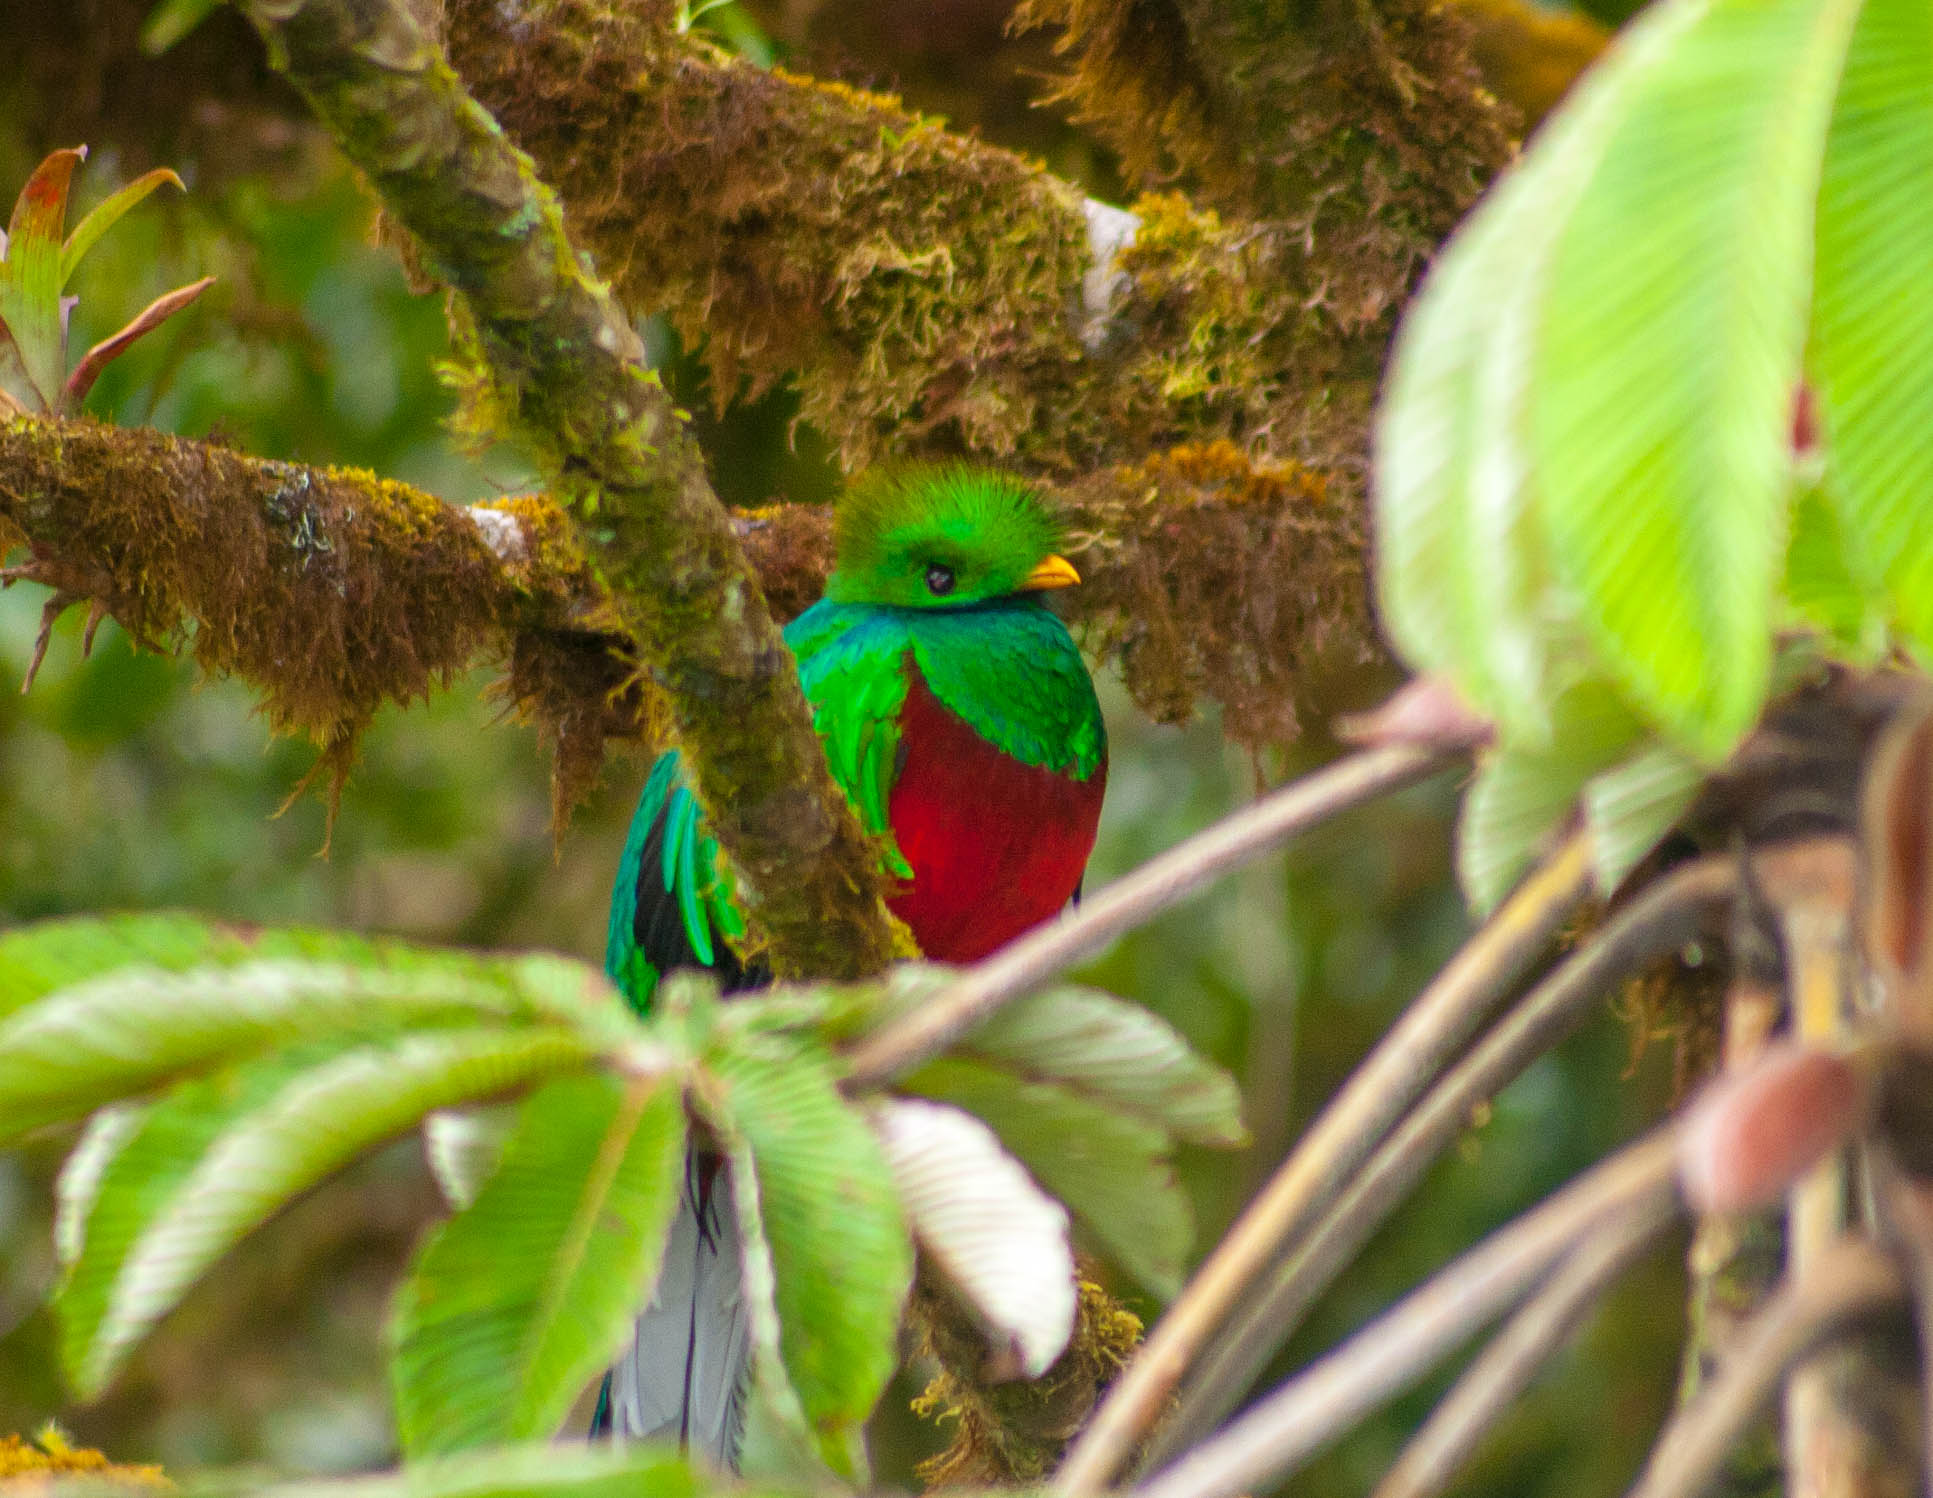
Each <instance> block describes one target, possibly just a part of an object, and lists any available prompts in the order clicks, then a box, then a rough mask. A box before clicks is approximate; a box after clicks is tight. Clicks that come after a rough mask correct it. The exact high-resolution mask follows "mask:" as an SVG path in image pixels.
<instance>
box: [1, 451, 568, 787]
mask: <svg viewBox="0 0 1933 1498" xmlns="http://www.w3.org/2000/svg"><path fill="white" fill-rule="evenodd" d="M0 516H3V517H4V519H5V522H6V524H7V526H8V527H9V528H10V529H11V530H12V531H13V532H14V533H15V535H16V536H18V537H22V538H24V539H25V540H26V541H27V543H28V545H29V557H28V559H27V561H26V563H25V564H24V566H22V567H21V568H20V569H18V575H20V576H24V577H27V578H30V579H32V580H34V581H37V582H42V583H45V584H47V585H48V586H50V587H52V588H54V589H55V592H56V598H57V599H63V600H64V599H74V600H79V599H87V600H91V601H93V602H96V603H98V604H100V605H101V606H102V607H104V608H105V609H106V611H107V612H108V613H110V614H112V615H113V617H114V618H115V619H116V620H118V621H119V622H120V623H121V625H122V626H123V627H124V628H125V629H126V630H127V631H128V633H129V634H130V635H132V636H133V637H134V638H135V639H136V640H138V641H141V642H142V643H144V644H147V645H150V646H154V647H159V648H175V647H186V648H187V649H188V650H190V651H191V652H192V654H193V655H194V658H195V659H196V661H198V662H199V663H200V664H201V665H202V666H203V667H204V668H205V669H207V670H208V671H210V672H213V673H217V674H225V673H231V672H232V673H234V674H237V675H240V676H243V677H245V678H247V679H248V680H249V681H251V682H252V683H254V684H255V685H256V686H257V687H259V688H260V690H261V693H262V709H263V712H264V713H265V714H266V716H267V717H268V720H269V723H270V725H271V727H273V728H274V729H275V730H276V731H277V732H281V733H300V734H305V735H307V736H308V737H310V738H311V739H313V740H314V741H315V742H316V743H317V744H318V745H320V746H321V747H322V748H323V750H324V753H325V756H326V757H327V759H328V763H329V768H330V770H331V773H332V774H334V776H335V777H336V778H337V780H338V782H339V781H340V778H341V776H342V774H343V773H345V772H346V770H347V768H348V763H349V760H350V758H351V757H352V756H353V753H354V746H355V742H356V739H357V736H358V735H359V734H360V732H361V731H362V729H363V728H364V727H366V726H367V725H368V723H369V721H370V719H371V718H372V717H373V715H374V714H375V711H376V709H377V708H378V707H379V706H380V705H381V704H382V703H384V702H385V701H394V702H409V701H411V700H413V699H415V698H419V697H422V696H423V695H425V694H426V693H427V692H429V691H430V689H431V688H432V687H435V686H438V685H442V684H446V683H447V682H448V681H449V680H450V678H451V677H452V676H453V675H454V674H455V673H456V672H457V671H460V670H462V669H464V668H465V667H466V666H467V665H469V664H470V663H471V662H472V661H473V660H475V659H476V658H478V657H479V656H481V655H484V654H486V653H488V651H489V650H490V649H491V648H492V647H493V646H494V647H496V648H501V643H500V642H501V639H502V637H503V634H504V632H505V630H506V629H509V628H511V627H513V625H514V622H515V621H516V620H517V619H518V618H519V616H520V615H528V616H529V617H531V618H536V617H540V616H542V615H544V614H546V613H548V614H550V615H551V616H552V617H553V618H555V619H557V620H559V621H561V620H562V619H563V618H564V617H565V611H566V609H567V607H568V604H569V597H568V594H567V593H566V592H565V591H564V589H565V588H567V587H568V586H569V585H570V582H571V581H572V580H573V579H572V577H571V574H569V573H562V574H559V573H557V572H555V571H552V572H550V573H545V574H540V573H537V572H535V571H531V572H529V574H528V576H527V577H526V578H522V579H520V578H519V576H518V574H517V571H516V570H515V569H511V568H506V567H505V566H504V565H503V564H502V563H501V562H500V561H499V560H498V559H497V557H496V556H495V555H493V554H492V552H491V551H490V549H489V547H487V546H486V545H485V544H484V543H483V540H482V537H481V536H480V534H479V533H478V531H477V528H476V527H475V525H474V524H472V523H471V522H470V521H469V520H468V519H467V518H466V517H465V516H464V515H463V514H462V512H460V511H458V510H454V509H452V508H450V507H449V506H446V505H443V504H441V503H439V502H438V501H437V500H435V499H434V498H432V497H431V496H429V495H426V494H422V493H420V492H418V491H415V490H412V489H410V488H408V487H407V486H405V485H401V484H395V483H389V482H385V481H383V480H380V479H378V478H376V477H375V476H374V475H373V474H369V473H363V472H358V471H354V470H346V469H323V468H307V467H302V466H299V465H295V464H284V463H274V462H267V461H263V460H261V459H256V458H248V457H244V456H243V455H241V454H240V453H236V452H232V451H230V450H228V449H226V448H223V447H219V446H215V445H212V444H207V443H196V442H185V441H180V440H177V439H175V438H170V437H164V436H161V435H160V434H158V433H155V432H150V431H124V430H118V429H115V428H111V427H105V426H100V425H97V424H95V423H93V422H89V421H76V422H69V423H60V424H55V423H40V422H37V421H34V420H32V419H29V418H16V419H14V420H11V421H8V422H6V423H4V424H0ZM581 565H582V564H581V560H580V563H579V575H580V576H581ZM191 625H192V628H191V627H190V626H191Z"/></svg>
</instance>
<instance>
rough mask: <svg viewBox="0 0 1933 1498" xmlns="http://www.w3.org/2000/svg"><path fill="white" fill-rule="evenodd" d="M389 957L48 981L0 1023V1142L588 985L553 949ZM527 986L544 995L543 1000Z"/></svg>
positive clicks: (604, 1026)
mask: <svg viewBox="0 0 1933 1498" xmlns="http://www.w3.org/2000/svg"><path fill="white" fill-rule="evenodd" d="M389 958H390V960H388V961H386V962H385V963H384V964H383V965H381V966H374V967H353V966H346V965H343V964H339V963H332V962H317V961H256V962H248V963H244V964H242V965H240V966H237V967H233V968H197V969H191V970H189V971H187V972H183V973H164V972H160V971H157V970H154V969H147V968H124V969H121V970H118V971H116V972H113V973H109V974H107V975H105V976H102V977H97V978H91V979H88V980H86V981H84V982H81V983H78V984H75V985H74V986H72V987H69V988H65V989H61V990H60V991H58V992H56V993H55V994H53V995H52V996H51V997H49V998H45V999H42V1000H41V1001H40V1002H38V1003H36V1004H31V1005H29V1006H28V1007H26V1008H24V1009H20V1010H17V1011H15V1012H14V1013H13V1014H12V1015H11V1016H9V1017H8V1018H7V1019H5V1020H4V1021H0V1139H6V1138H9V1137H12V1136H14V1135H17V1134H19V1133H21V1132H24V1131H25V1130H27V1129H31V1128H34V1127H37V1126H39V1125H42V1124H46V1123H50V1122H54V1121H56V1120H60V1119H65V1118H74V1117H78V1116H80V1115H81V1114H84V1113H86V1112H88V1111H89V1110H91V1109H92V1108H94V1107H95V1106H97V1105H98V1104H101V1103H104V1102H108V1101H110V1100H112V1099H114V1098H118V1097H123V1096H126V1095H128V1094H130V1093H134V1092H139V1091H142V1090H144V1089H146V1088H149V1087H152V1086H154V1085H156V1084H158V1083H160V1082H163V1081H166V1080H167V1079H169V1078H170V1077H173V1076H176V1075H178V1074H181V1073H184V1072H193V1071H200V1070H207V1069H210V1068H213V1067H216V1066H220V1065H223V1064H226V1063H228V1062H231V1061H235V1060H238V1059H240V1058H241V1057H243V1056H245V1055H249V1054H253V1053H256V1052H259V1051H262V1050H264V1049H267V1048H269V1047H272V1046H276V1045H281V1044H286V1043H288V1042H290V1041H294V1040H300V1039H303V1038H305V1037H312V1036H324V1035H329V1034H342V1035H363V1036H371V1035H378V1034H381V1033H383V1032H385V1031H395V1030H400V1029H403V1028H406V1027H413V1028H426V1027H431V1026H456V1025H466V1024H474V1023H477V1022H479V1021H500V1022H530V1021H535V1020H539V1019H542V1018H545V1017H547V1015H548V1014H549V1013H551V1012H554V1011H553V1005H552V1003H551V999H553V998H554V994H551V993H549V992H548V990H551V989H554V988H555V987H556V985H557V984H558V982H559V979H560V977H561V979H562V981H563V982H565V983H567V984H575V983H582V984H585V985H586V986H588V985H589V983H590V982H591V980H590V979H589V978H588V976H586V975H587V974H588V969H584V968H582V967H580V966H579V965H578V964H575V963H570V962H567V961H566V960H564V959H562V958H547V957H522V958H506V959H502V960H500V961H499V962H497V963H494V964H491V963H486V962H484V961H481V960H479V959H475V958H469V957H464V956H462V955H460V954H455V953H430V952H419V953H413V954H409V955H408V956H407V957H405V955H404V952H403V949H396V950H395V951H392V952H391V953H390V954H389ZM559 970H561V972H560V971H559ZM531 978H534V979H535V980H536V981H535V982H534V983H532V982H529V981H527V980H529V979H531ZM533 993H545V994H546V999H545V1002H543V1003H541V1004H540V1003H538V1002H535V1001H534V1000H533V997H532V996H533ZM606 1007H607V1010H608V1013H607V1015H605V1016H602V1017H598V1016H594V1015H592V1014H591V1013H589V1012H588V1010H587V1012H586V1013H585V1014H584V1015H583V1016H582V1017H583V1018H584V1020H585V1024H584V1025H583V1027H582V1028H583V1029H587V1030H589V1031H590V1032H591V1033H592V1034H594V1035H598V1036H599V1037H600V1038H602V1039H605V1040H606V1041H607V1042H610V1043H615V1040H616V1038H617V1033H618V1032H617V1031H616V1030H615V1029H613V1028H611V1027H614V1026H621V1025H623V1024H625V1023H626V1022H625V1021H624V1020H623V1019H622V1017H621V1016H620V1015H619V1014H618V1011H617V1008H616V1006H615V1005H610V1006H606ZM571 1012H572V1014H573V1016H575V1015H576V1011H575V1010H573V1011H571ZM560 1028H561V1027H560ZM571 1028H573V1029H576V1028H579V1027H577V1026H573V1027H571Z"/></svg>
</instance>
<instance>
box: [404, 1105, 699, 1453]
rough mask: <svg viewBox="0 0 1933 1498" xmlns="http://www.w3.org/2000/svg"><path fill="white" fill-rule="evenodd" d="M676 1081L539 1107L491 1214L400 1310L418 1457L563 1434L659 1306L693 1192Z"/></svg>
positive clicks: (450, 1239) (431, 1251) (426, 1252)
mask: <svg viewBox="0 0 1933 1498" xmlns="http://www.w3.org/2000/svg"><path fill="white" fill-rule="evenodd" d="M684 1149H685V1120H684V1103H683V1098H682V1095H681V1092H680V1089H679V1088H678V1086H677V1085H676V1084H675V1082H673V1081H672V1080H671V1079H669V1078H666V1079H650V1080H641V1079H636V1078H629V1079H620V1078H617V1077H614V1076H610V1075H607V1074H605V1073H602V1072H594V1073H587V1074H585V1075H582V1076H571V1077H559V1078H557V1079H555V1080H553V1081H551V1082H550V1083H548V1084H547V1085H545V1086H544V1087H542V1088H540V1089H538V1090H537V1091H536V1092H534V1093H532V1094H531V1095H530V1097H529V1098H527V1099H526V1100H525V1101H524V1104H523V1107H522V1109H521V1111H520V1112H519V1114H518V1118H517V1125H516V1130H515V1132H514V1133H513V1134H512V1136H511V1138H510V1141H509V1143H508V1144H507V1145H506V1146H505V1147H504V1153H503V1158H502V1160H501V1161H500V1162H499V1164H498V1166H497V1168H496V1170H495V1171H493V1172H492V1173H491V1175H490V1178H489V1180H488V1181H486V1182H485V1183H484V1185H483V1187H482V1189H481V1190H480V1191H479V1192H478V1193H477V1197H476V1200H475V1201H474V1202H473V1203H472V1204H471V1205H470V1206H469V1207H468V1208H466V1209H465V1210H464V1211H462V1212H459V1213H458V1214H457V1215H456V1216H455V1217H453V1218H451V1219H450V1220H449V1221H448V1222H447V1223H445V1224H444V1225H443V1226H442V1227H441V1228H439V1229H438V1230H437V1231H436V1232H435V1233H434V1234H433V1235H432V1236H431V1237H430V1239H429V1241H428V1242H427V1243H426V1244H425V1245H424V1247H423V1250H422V1252H421V1253H420V1254H419V1255H418V1256H417V1259H416V1263H415V1265H414V1267H413V1268H412V1269H411V1271H410V1275H409V1278H408V1280H407V1281H406V1282H405V1283H404V1285H403V1289H402V1291H401V1293H400V1294H399V1295H398V1297H397V1302H396V1311H395V1315H394V1318H393V1321H392V1326H391V1332H392V1340H393V1342H394V1346H395V1356H394V1359H393V1362H392V1367H391V1371H392V1374H393V1377H394V1380H395V1388H396V1412H397V1428H398V1431H399V1433H400V1435H401V1439H402V1444H403V1450H404V1451H405V1452H406V1453H408V1454H410V1455H411V1456H418V1455H426V1454H437V1453H446V1452H452V1451H459V1450H463V1449H465V1448H468V1447H472V1446H484V1445H490V1444H493V1443H496V1442H502V1441H512V1440H529V1439H535V1438H541V1437H544V1436H548V1435H551V1434H552V1433H553V1432H554V1431H555V1430H556V1428H557V1426H558V1423H559V1422H560V1421H562V1420H563V1418H564V1416H565V1415H567V1414H568V1413H569V1412H570V1407H571V1404H572V1402H573V1401H574V1400H575V1399H576V1398H577V1396H578V1394H579V1393H581V1392H582V1390H583V1388H584V1386H585V1384H587V1383H588V1382H589V1381H590V1380H591V1379H592V1378H593V1377H594V1376H596V1374H597V1373H598V1372H599V1371H600V1370H601V1369H603V1368H604V1367H605V1366H607V1365H608V1364H609V1363H610V1361H611V1359H612V1358H614V1357H615V1356H616V1355H617V1353H618V1352H619V1350H620V1349H621V1348H622V1347H623V1345H624V1341H625V1338H626V1337H627V1336H628V1335H629V1333H630V1331H631V1326H632V1321H633V1318H634V1317H635V1316H636V1315H637V1312H638V1308H639V1307H640V1306H641V1305H643V1304H644V1303H645V1301H646V1300H648V1299H649V1298H650V1294H651V1286H652V1284H653V1283H654V1282H655V1281H656V1279H657V1275H658V1265H659V1261H660V1259H661V1258H662V1257H663V1254H664V1243H665V1233H666V1231H667V1229H668V1227H669V1225H670V1222H671V1214H672V1212H673V1210H674V1209H675V1208H676V1207H677V1204H678V1195H679V1191H680V1190H681V1188H682V1186H683V1182H684V1171H683V1163H684Z"/></svg>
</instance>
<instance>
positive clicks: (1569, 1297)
mask: <svg viewBox="0 0 1933 1498" xmlns="http://www.w3.org/2000/svg"><path fill="white" fill-rule="evenodd" d="M1648 1205H1650V1206H1651V1207H1652V1208H1653V1210H1651V1211H1650V1212H1648V1213H1647V1212H1645V1211H1642V1210H1638V1209H1633V1210H1631V1211H1629V1212H1626V1213H1623V1214H1621V1215H1619V1216H1618V1217H1616V1218H1614V1219H1612V1220H1610V1221H1608V1222H1606V1223H1605V1225H1604V1230H1603V1231H1602V1232H1601V1233H1597V1234H1594V1235H1593V1236H1592V1237H1590V1238H1589V1239H1587V1240H1586V1241H1585V1242H1584V1243H1583V1244H1581V1245H1580V1246H1579V1247H1578V1249H1577V1251H1576V1252H1575V1253H1573V1254H1572V1255H1571V1256H1570V1258H1569V1259H1568V1260H1567V1261H1566V1262H1565V1263H1564V1265H1563V1266H1562V1267H1561V1268H1560V1269H1559V1270H1558V1271H1557V1272H1556V1273H1555V1274H1553V1275H1552V1276H1551V1277H1550V1282H1549V1283H1548V1284H1546V1285H1545V1286H1544V1288H1543V1289H1541V1290H1539V1291H1538V1292H1537V1294H1536V1295H1534V1296H1532V1297H1531V1299H1530V1300H1529V1301H1528V1302H1526V1303H1525V1305H1524V1307H1523V1309H1522V1310H1520V1311H1518V1312H1517V1314H1516V1315H1515V1316H1513V1317H1511V1318H1510V1321H1509V1323H1508V1324H1507V1325H1506V1326H1505V1327H1504V1329H1503V1330H1502V1331H1501V1332H1499V1333H1498V1334H1497V1336H1496V1339H1495V1340H1494V1341H1493V1342H1491V1344H1490V1345H1489V1346H1488V1347H1486V1348H1485V1349H1484V1350H1483V1352H1482V1353H1481V1354H1480V1355H1479V1356H1478V1358H1477V1360H1476V1361H1475V1362H1474V1363H1472V1364H1471V1365H1470V1367H1469V1369H1468V1371H1466V1372H1465V1373H1464V1375H1463V1377H1462V1378H1460V1379H1458V1380H1457V1382H1456V1386H1455V1387H1454V1388H1452V1389H1451V1390H1450V1392H1449V1393H1448V1394H1446V1395H1445V1396H1444V1397H1443V1402H1442V1403H1441V1404H1439V1405H1438V1406H1437V1407H1436V1409H1435V1411H1434V1412H1433V1413H1432V1414H1431V1415H1430V1418H1429V1421H1428V1423H1427V1424H1425V1425H1424V1427H1423V1428H1422V1429H1421V1430H1420V1431H1418V1432H1417V1433H1416V1435H1415V1436H1414V1437H1413V1438H1411V1440H1410V1443H1409V1444H1408V1445H1407V1446H1405V1447H1404V1448H1403V1453H1402V1455H1401V1456H1399V1457H1398V1458H1397V1459H1396V1465H1395V1466H1394V1467H1392V1468H1391V1469H1390V1471H1389V1475H1388V1476H1386V1477H1385V1478H1384V1479H1383V1480H1382V1482H1381V1483H1380V1484H1379V1485H1378V1486H1377V1488H1376V1491H1375V1493H1374V1494H1373V1495H1372V1498H1435V1495H1436V1494H1438V1493H1441V1492H1442V1491H1443V1490H1444V1489H1445V1488H1447V1487H1448V1486H1449V1485H1450V1482H1451V1480H1452V1479H1453V1478H1454V1477H1455V1476H1456V1473H1457V1469H1458V1468H1459V1467H1461V1466H1462V1465H1463V1464H1464V1463H1465V1462H1466V1461H1468V1460H1469V1459H1470V1455H1471V1453H1472V1452H1474V1451H1475V1450H1476V1447H1477V1443H1478V1442H1479V1441H1481V1440H1482V1439H1483V1437H1484V1436H1485V1435H1486V1434H1487V1433H1488V1432H1489V1431H1490V1429H1491V1427H1492V1426H1493V1425H1495V1424H1496V1422H1497V1421H1498V1420H1499V1419H1500V1418H1502V1417H1503V1416H1504V1415H1505V1414H1507V1413H1509V1410H1510V1406H1511V1405H1512V1404H1513V1403H1514V1402H1515V1401H1516V1398H1517V1396H1518V1395H1519V1394H1521V1393H1523V1391H1524V1390H1525V1389H1526V1388H1528V1387H1529V1386H1530V1381H1531V1379H1533V1378H1534V1377H1536V1375H1537V1370H1538V1369H1539V1368H1541V1367H1543V1366H1544V1364H1545V1363H1546V1362H1548V1361H1549V1360H1550V1358H1551V1357H1552V1356H1553V1355H1554V1354H1555V1353H1556V1352H1557V1350H1558V1349H1559V1348H1561V1347H1562V1346H1563V1345H1564V1343H1565V1342H1567V1341H1568V1340H1569V1339H1570V1337H1571V1335H1572V1333H1574V1332H1575V1331H1576V1330H1577V1328H1578V1326H1579V1325H1580V1324H1581V1323H1582V1322H1583V1320H1584V1318H1585V1317H1586V1316H1588V1315H1589V1314H1590V1313H1591V1311H1592V1310H1593V1309H1594V1308H1595V1307H1596V1305H1597V1303H1598V1301H1599V1300H1601V1299H1602V1298H1603V1296H1604V1294H1605V1292H1606V1291H1608V1290H1609V1289H1610V1288H1611V1285H1612V1284H1613V1283H1614V1282H1615V1281H1616V1279H1617V1277H1618V1276H1619V1275H1620V1274H1622V1273H1623V1272H1624V1271H1625V1269H1627V1268H1628V1267H1629V1266H1630V1265H1631V1264H1632V1262H1633V1261H1634V1260H1636V1259H1637V1258H1638V1257H1639V1255H1641V1254H1642V1253H1643V1252H1644V1250H1645V1249H1646V1248H1648V1247H1649V1246H1650V1245H1651V1244H1652V1243H1653V1242H1654V1241H1655V1240H1656V1239H1657V1237H1658V1235H1659V1233H1661V1232H1662V1231H1663V1230H1664V1228H1665V1227H1666V1226H1668V1225H1669V1224H1670V1223H1671V1222H1672V1221H1673V1220H1674V1217H1675V1214H1674V1213H1673V1212H1672V1211H1671V1210H1670V1205H1669V1203H1666V1202H1657V1203H1650V1204H1648Z"/></svg>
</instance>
